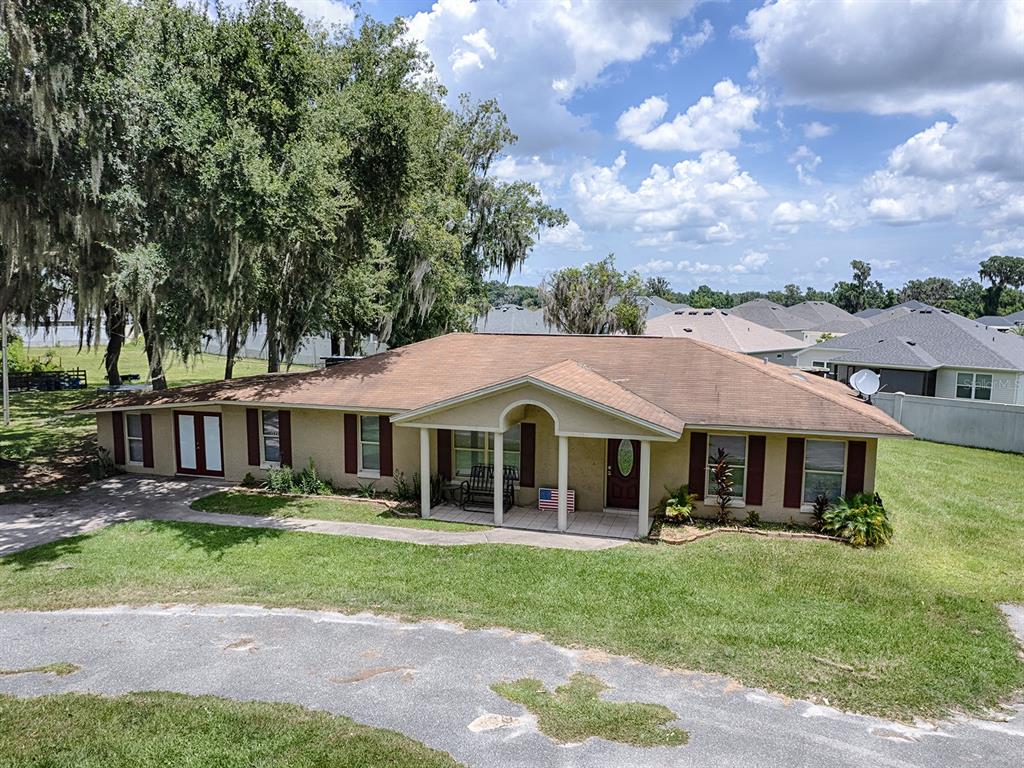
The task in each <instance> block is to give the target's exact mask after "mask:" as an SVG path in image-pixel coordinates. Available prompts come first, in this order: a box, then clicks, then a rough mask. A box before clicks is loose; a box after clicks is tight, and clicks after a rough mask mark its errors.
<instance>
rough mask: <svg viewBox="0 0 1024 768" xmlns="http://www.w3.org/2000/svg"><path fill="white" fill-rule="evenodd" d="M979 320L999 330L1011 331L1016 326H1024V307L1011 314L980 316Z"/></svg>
mask: <svg viewBox="0 0 1024 768" xmlns="http://www.w3.org/2000/svg"><path fill="white" fill-rule="evenodd" d="M977 322H979V323H981V324H982V325H987V326H988V327H989V328H995V329H996V330H998V331H1010V330H1013V329H1014V328H1019V327H1021V326H1024V309H1022V310H1021V311H1020V312H1014V313H1013V314H1010V315H1002V316H1000V315H984V316H982V317H979V318H978V320H977Z"/></svg>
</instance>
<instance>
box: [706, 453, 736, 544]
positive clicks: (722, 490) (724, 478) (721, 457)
mask: <svg viewBox="0 0 1024 768" xmlns="http://www.w3.org/2000/svg"><path fill="white" fill-rule="evenodd" d="M711 478H712V480H714V484H715V505H716V506H717V507H718V513H717V515H716V518H717V520H718V522H719V523H720V524H722V525H725V524H726V523H728V522H729V520H730V519H731V517H732V511H731V510H730V507H731V506H732V500H733V495H732V486H733V480H732V467H730V466H729V454H728V453H726V451H725V449H724V448H719V449H718V451H717V452H716V453H715V466H714V467H712V468H711Z"/></svg>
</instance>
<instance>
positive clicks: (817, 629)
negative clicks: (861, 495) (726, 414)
mask: <svg viewBox="0 0 1024 768" xmlns="http://www.w3.org/2000/svg"><path fill="white" fill-rule="evenodd" d="M1021 477H1024V456H1019V455H1010V454H1000V453H992V452H987V451H979V450H973V449H969V448H957V447H950V446H942V445H936V444H931V443H923V442H911V441H899V442H890V443H885V444H884V445H883V446H882V449H881V457H880V464H879V490H880V492H881V493H882V495H883V496H884V497H885V499H886V501H887V503H888V506H889V507H890V509H891V512H892V518H893V522H894V525H895V528H896V539H895V541H894V542H893V543H892V544H891V545H890V546H887V547H884V548H881V549H878V550H872V549H867V550H857V549H853V548H850V547H846V546H843V545H840V544H835V543H831V542H820V541H806V540H805V541H783V540H770V539H764V538H761V537H749V538H747V537H740V536H736V537H722V538H710V539H705V540H701V541H698V542H694V543H692V544H688V545H686V546H681V547H673V546H667V545H650V544H630V545H626V546H623V547H620V548H616V549H612V550H605V551H601V552H570V551H560V550H540V549H534V548H530V547H520V546H497V545H480V546H472V547H443V548H442V547H437V548H434V547H423V546H416V545H406V544H399V543H393V542H384V541H373V540H368V539H355V538H345V537H327V536H317V535H312V534H303V533H290V532H288V533H286V532H281V531H274V530H258V529H238V528H227V527H220V526H207V525H188V524H178V523H157V522H135V523H129V524H124V525H118V526H115V527H112V528H108V529H105V530H103V531H100V532H98V533H96V534H93V535H89V536H82V537H78V538H75V539H70V540H66V541H63V542H59V543H56V544H53V545H48V546H44V547H40V548H37V549H35V550H32V551H29V552H26V553H21V554H17V555H13V556H10V557H7V558H4V559H2V560H0V608H34V609H53V608H64V607H68V606H81V605H109V604H114V603H134V604H144V603H151V602H169V601H175V602H200V603H210V602H227V603H246V602H248V603H257V604H262V605H271V606H295V607H304V608H326V607H330V608H335V609H340V610H344V611H353V612H355V611H363V610H372V611H379V612H383V613H392V614H399V615H402V616H405V617H409V618H421V617H437V618H443V619H450V620H453V621H458V622H463V623H465V624H467V625H470V626H504V627H511V628H514V629H518V630H523V631H529V632H541V633H544V634H545V635H547V636H548V637H549V638H550V639H551V640H553V641H555V642H559V643H565V644H574V645H582V646H590V647H599V648H603V649H606V650H608V651H612V652H616V653H624V654H629V655H632V656H635V657H638V658H641V659H644V660H647V661H650V662H654V663H658V664H662V665H666V666H672V667H680V668H686V669H697V670H706V671H712V672H720V673H724V674H727V675H732V676H734V677H735V678H737V679H739V680H740V681H742V682H743V683H746V684H749V685H754V686H763V687H765V688H768V689H770V690H774V691H778V692H780V693H784V694H788V695H791V696H799V697H810V696H814V697H819V698H826V699H827V700H828V701H829V702H830V703H831V704H833V705H838V706H840V707H845V708H849V709H854V710H859V711H863V712H871V713H877V714H881V715H895V716H901V717H910V716H912V715H923V716H930V715H940V714H945V713H948V712H950V711H952V710H970V711H978V710H979V709H981V708H984V707H989V706H994V705H997V704H998V703H999V702H1000V701H1001V700H1003V699H1004V698H1005V697H1007V696H1009V695H1011V694H1012V693H1013V692H1014V691H1016V690H1019V689H1021V688H1022V687H1024V662H1022V661H1021V658H1020V656H1019V648H1018V647H1017V646H1016V644H1015V642H1014V641H1013V639H1012V638H1011V636H1010V634H1009V631H1008V629H1007V627H1006V624H1005V622H1004V619H1003V617H1002V615H1001V614H1000V612H999V611H998V609H997V607H996V604H997V602H1001V601H1017V602H1021V601H1024V568H1022V567H1021V563H1024V536H1021V531H1022V529H1024V494H1022V493H1021Z"/></svg>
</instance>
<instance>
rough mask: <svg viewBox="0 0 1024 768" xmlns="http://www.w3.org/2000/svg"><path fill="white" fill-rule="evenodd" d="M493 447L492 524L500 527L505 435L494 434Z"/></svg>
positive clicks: (502, 433) (502, 512)
mask: <svg viewBox="0 0 1024 768" xmlns="http://www.w3.org/2000/svg"><path fill="white" fill-rule="evenodd" d="M493 438H494V446H493V448H492V452H493V453H494V524H495V525H501V523H502V521H503V519H504V517H505V433H504V432H495V433H494V435H493Z"/></svg>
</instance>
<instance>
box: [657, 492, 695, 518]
mask: <svg viewBox="0 0 1024 768" xmlns="http://www.w3.org/2000/svg"><path fill="white" fill-rule="evenodd" d="M665 490H666V491H667V492H668V496H666V497H665V498H664V499H662V501H661V505H660V512H661V514H663V515H664V516H665V517H666V518H667V519H668V520H686V521H688V522H693V517H692V515H693V505H694V504H695V503H696V502H697V494H695V493H690V486H689V485H687V484H686V483H684V484H683V485H680V486H679V487H678V488H669V487H668V486H665Z"/></svg>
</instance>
